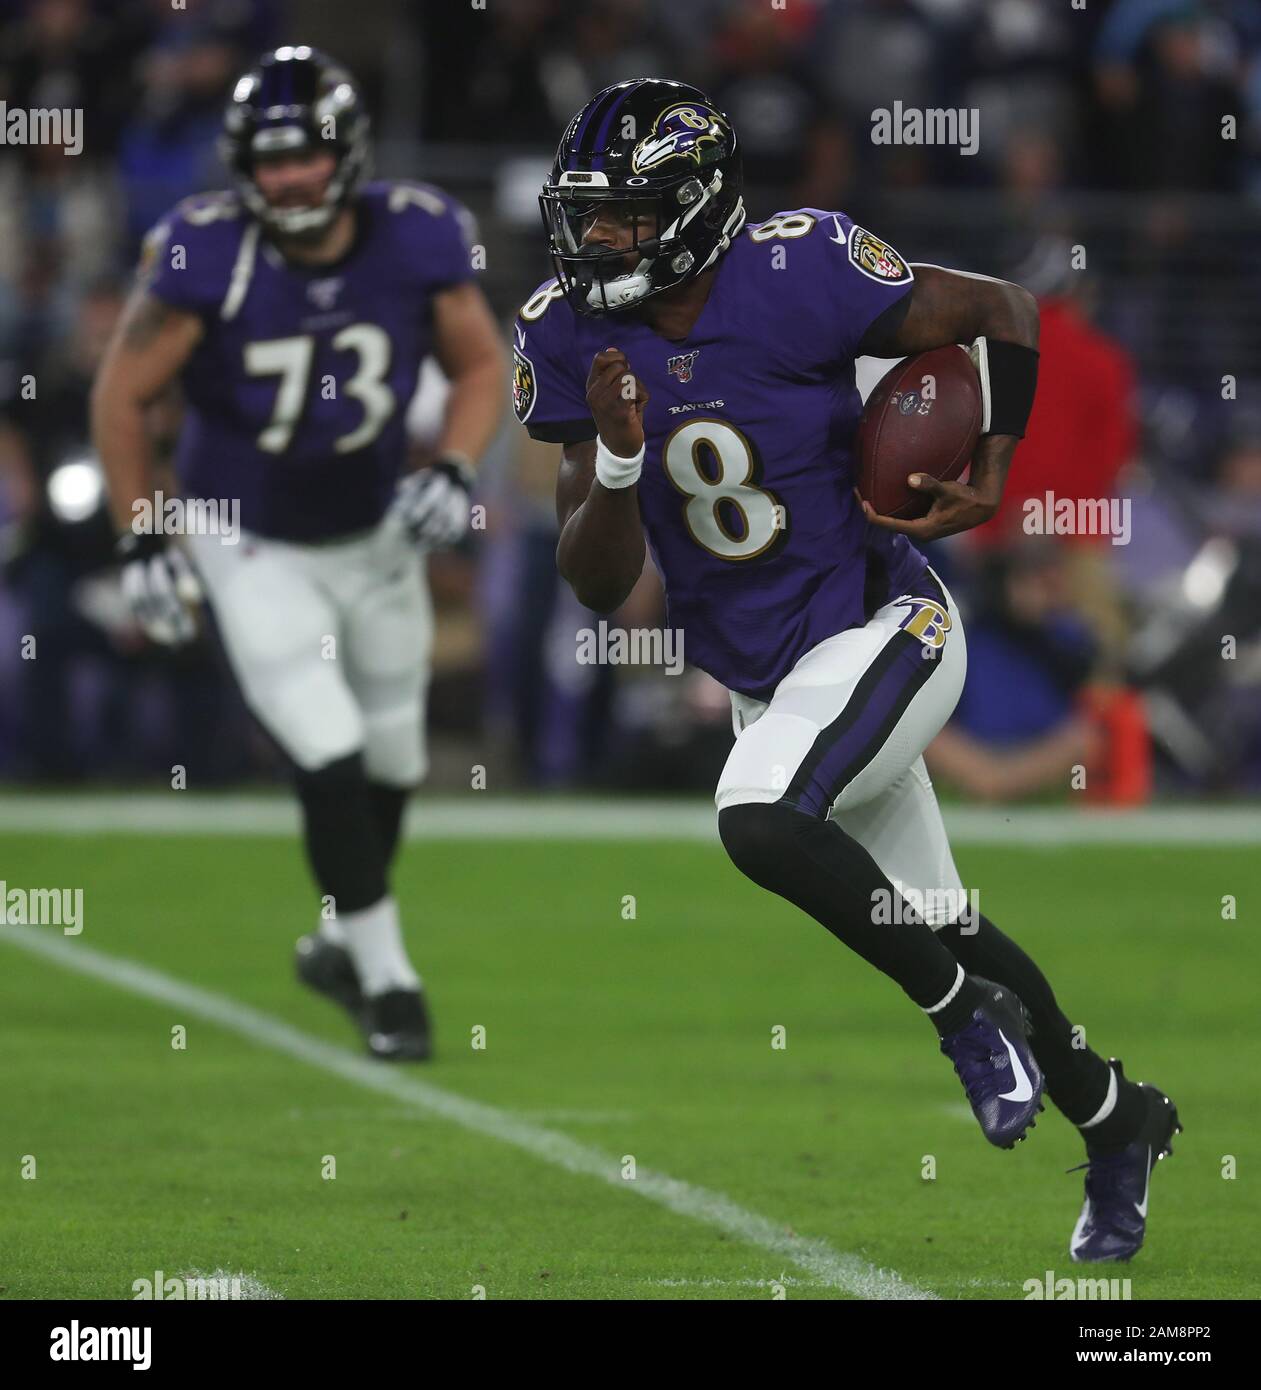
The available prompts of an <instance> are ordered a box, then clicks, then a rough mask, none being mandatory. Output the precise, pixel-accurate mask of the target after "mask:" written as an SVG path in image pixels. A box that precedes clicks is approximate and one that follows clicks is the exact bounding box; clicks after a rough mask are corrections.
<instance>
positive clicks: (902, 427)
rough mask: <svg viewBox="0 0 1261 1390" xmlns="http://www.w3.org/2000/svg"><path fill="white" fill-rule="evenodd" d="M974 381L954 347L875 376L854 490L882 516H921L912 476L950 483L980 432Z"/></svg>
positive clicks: (927, 500)
mask: <svg viewBox="0 0 1261 1390" xmlns="http://www.w3.org/2000/svg"><path fill="white" fill-rule="evenodd" d="M981 410H982V406H981V381H980V378H979V377H978V376H977V372H976V368H975V367H974V366H973V365H972V359H971V358H970V357H969V356H968V354H967V353H966V352H965V351H964V349H963V348H961V347H955V346H950V347H941V348H933V350H932V351H931V352H921V353H919V354H918V355H917V356H915V357H907V358H904V359H903V360H902V361H901V362H898V363H896V364H895V365H894V366H893V367H892V368H891V369H890V370H889V371H887V372H886V373H885V374H884V376H882V377H881V378H880V381H879V382H878V383H877V385H876V387H875V389H874V390H873V391H872V393H871V395H870V396H868V397H867V404H866V406H865V407H864V409H863V418H862V420H861V421H859V425H858V438H857V445H858V448H857V454H858V491H859V493H860V494H861V495H862V496H863V497H864V498H865V499H866V500H867V501H868V502H870V503H871V505H872V507H873V508H874V509H875V510H876V511H877V512H879V513H880V515H881V516H894V517H900V518H902V519H903V520H907V519H909V518H911V517H917V516H923V515H924V513H925V512H926V511H927V510H928V509H929V507H930V506H931V505H932V500H933V499H932V498H931V497H930V496H929V495H928V494H927V493H924V492H917V491H916V490H915V489H914V488H913V487H908V486H907V481H906V480H907V478H908V477H909V476H910V474H912V473H928V474H931V476H932V477H934V478H938V479H940V480H941V481H942V482H953V481H954V480H955V479H956V478H958V476H959V475H960V474H961V473H962V472H963V470H964V469H965V468H966V467H967V466H968V464H969V462H970V461H971V459H972V451H973V450H974V449H975V448H976V441H977V440H978V439H979V438H980V435H981Z"/></svg>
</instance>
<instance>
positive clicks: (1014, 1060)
mask: <svg viewBox="0 0 1261 1390" xmlns="http://www.w3.org/2000/svg"><path fill="white" fill-rule="evenodd" d="M998 1036H999V1037H1000V1038H1002V1040H1003V1046H1004V1047H1006V1049H1007V1055H1008V1056H1009V1057H1010V1058H1011V1071H1012V1075H1013V1076H1014V1077H1015V1078H1016V1085H1015V1087H1014V1089H1012V1090H1010V1091H1008V1092H1007V1094H1006V1095H1002V1096H999V1100H1010V1101H1016V1102H1019V1101H1022V1100H1028V1099H1029V1097H1030V1096H1031V1095H1032V1094H1033V1086H1032V1085H1031V1084H1030V1081H1029V1076H1028V1073H1027V1072H1026V1071H1025V1069H1024V1067H1023V1066H1021V1064H1020V1058H1019V1057H1018V1056H1017V1054H1016V1049H1015V1048H1014V1047H1013V1046H1012V1045H1011V1043H1009V1042H1008V1041H1007V1036H1006V1034H1005V1033H1004V1032H1003V1030H1002V1029H1001V1028H1000V1029H999V1030H998Z"/></svg>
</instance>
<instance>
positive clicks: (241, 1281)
mask: <svg viewBox="0 0 1261 1390" xmlns="http://www.w3.org/2000/svg"><path fill="white" fill-rule="evenodd" d="M179 1278H181V1279H185V1280H192V1279H201V1280H204V1281H205V1282H206V1283H207V1284H215V1285H217V1286H218V1287H217V1289H216V1292H217V1293H219V1294H220V1295H221V1298H220V1299H219V1300H218V1301H223V1299H232V1300H236V1299H239V1300H240V1301H241V1302H243V1303H244V1302H246V1301H249V1302H252V1303H259V1302H265V1303H270V1302H275V1301H276V1300H278V1299H283V1298H284V1294H282V1293H277V1292H276V1290H275V1289H273V1288H272V1287H271V1286H270V1285H269V1284H264V1283H263V1281H262V1280H261V1279H259V1278H258V1277H257V1276H255V1275H253V1274H248V1273H246V1272H245V1271H244V1270H240V1269H214V1270H211V1271H210V1273H209V1274H207V1273H206V1271H205V1270H203V1269H186V1270H183V1271H181V1273H180V1275H179ZM193 1301H194V1302H198V1301H200V1300H196V1299H195V1300H193ZM205 1301H206V1302H212V1301H215V1300H211V1299H207V1300H205Z"/></svg>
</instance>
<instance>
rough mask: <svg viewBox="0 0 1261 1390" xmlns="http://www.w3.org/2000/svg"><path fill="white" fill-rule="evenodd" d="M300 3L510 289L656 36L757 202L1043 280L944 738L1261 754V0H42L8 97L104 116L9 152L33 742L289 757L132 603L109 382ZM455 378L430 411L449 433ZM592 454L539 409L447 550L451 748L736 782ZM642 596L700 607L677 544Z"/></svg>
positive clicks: (612, 774)
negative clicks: (624, 554) (567, 439)
mask: <svg viewBox="0 0 1261 1390" xmlns="http://www.w3.org/2000/svg"><path fill="white" fill-rule="evenodd" d="M285 41H299V42H300V41H306V42H312V43H316V44H318V45H320V46H322V47H325V48H327V49H328V50H329V51H331V52H334V53H336V54H337V55H338V56H340V57H342V58H343V60H344V61H346V62H347V63H348V64H349V65H350V66H351V67H352V68H353V69H354V71H355V73H356V76H357V77H358V78H359V80H360V82H361V84H362V85H363V87H364V89H365V91H366V93H367V94H368V98H369V104H370V106H371V107H372V109H373V110H374V113H375V117H376V129H377V132H378V136H379V148H378V159H377V165H378V170H379V172H380V173H381V174H383V175H387V176H402V177H424V178H430V179H432V180H433V181H434V182H436V183H438V184H440V185H442V186H444V187H446V188H448V189H450V191H452V192H453V193H454V194H455V195H456V196H458V197H459V198H460V199H461V200H463V201H464V202H465V203H466V204H467V205H468V206H469V208H470V209H471V210H472V212H473V213H474V215H475V217H476V218H477V220H478V226H479V236H480V238H481V240H482V242H483V243H484V245H485V246H486V248H487V269H486V274H485V277H484V283H485V287H486V289H487V292H488V294H489V295H490V297H491V300H492V303H493V305H494V307H495V309H496V311H497V312H498V313H499V314H500V315H501V317H502V318H503V319H504V321H505V322H507V320H508V318H509V317H510V316H511V314H512V313H513V312H514V310H515V308H516V306H517V305H518V304H519V303H520V302H521V300H522V299H523V298H524V297H525V296H526V295H527V294H528V293H529V292H530V291H531V290H532V289H533V288H534V287H535V286H536V285H537V284H538V283H539V282H540V281H541V280H543V279H544V278H546V276H547V274H548V266H547V263H546V257H545V254H544V247H543V242H542V236H541V232H540V229H539V225H538V219H537V213H536V209H535V204H534V198H533V195H534V192H535V191H536V189H537V186H538V183H539V182H540V180H541V178H542V177H543V174H544V173H545V171H546V169H547V167H548V164H549V162H550V157H551V151H552V149H553V148H554V145H555V142H556V140H557V138H558V136H559V133H560V131H561V129H562V128H563V126H564V124H565V122H566V121H567V120H568V118H569V116H570V115H572V113H573V111H574V110H576V109H577V108H578V107H579V106H580V105H582V103H583V102H584V101H585V100H587V98H588V97H589V96H590V95H591V94H592V93H593V92H594V91H595V90H597V89H598V88H599V87H601V86H604V85H606V84H607V83H609V82H613V81H617V80H620V79H622V78H625V77H630V76H638V75H643V74H645V73H655V74H659V75H668V76H677V77H680V78H683V79H685V80H687V81H691V82H694V83H696V84H698V85H701V86H703V87H705V88H706V89H707V90H709V91H710V92H711V94H712V95H713V96H714V98H715V99H716V100H717V102H718V103H719V104H720V105H721V106H723V107H724V108H725V109H726V110H727V111H728V112H729V114H730V115H731V117H732V119H733V122H734V123H735V125H736V128H737V130H738V131H739V133H740V135H741V138H742V141H743V145H744V151H745V164H746V182H747V184H748V197H747V201H748V203H749V206H750V213H751V216H752V218H753V219H754V220H756V219H757V218H758V217H760V216H765V215H769V214H770V213H771V212H773V211H775V210H777V209H781V208H790V207H797V206H815V207H825V208H843V209H845V210H846V211H848V212H850V213H851V214H852V215H854V216H855V217H856V218H858V219H859V220H860V221H862V222H863V223H864V224H865V225H869V226H871V227H873V228H874V229H875V230H876V231H877V232H878V233H879V234H880V235H881V236H887V237H888V238H889V239H890V240H891V241H892V242H893V243H894V245H896V246H898V247H899V249H900V250H901V251H902V252H903V253H904V254H906V255H907V256H908V258H909V259H911V260H912V261H915V260H923V261H932V262H936V263H940V264H947V265H954V266H958V267H959V268H961V269H967V270H971V271H977V272H981V273H987V274H1000V275H1005V276H1008V277H1009V278H1012V279H1016V280H1018V281H1019V282H1020V283H1022V284H1025V285H1026V286H1027V287H1028V288H1030V289H1032V290H1033V291H1034V292H1035V293H1036V294H1038V296H1039V299H1040V301H1041V304H1042V321H1043V338H1042V353H1043V356H1042V374H1041V385H1040V392H1039V398H1038V404H1037V407H1036V408H1035V414H1034V417H1033V420H1032V422H1031V425H1030V432H1029V436H1028V439H1027V440H1026V442H1025V443H1024V444H1023V445H1022V447H1021V449H1020V450H1019V452H1018V454H1017V458H1016V465H1015V469H1014V471H1013V475H1012V478H1011V480H1010V484H1009V490H1008V497H1007V501H1006V504H1005V506H1004V509H1003V512H1002V513H1001V514H1000V516H999V517H998V518H996V519H995V521H994V522H992V523H991V524H990V525H989V526H988V527H986V528H983V529H982V530H980V531H978V532H975V533H972V534H970V535H968V536H965V537H959V538H954V539H953V540H951V541H949V542H946V543H943V544H941V545H939V546H938V547H936V553H934V554H933V556H932V557H931V558H932V561H933V563H934V565H935V566H936V567H937V568H938V570H939V572H940V573H942V575H943V577H944V578H945V579H946V582H947V583H948V584H949V585H950V587H951V589H952V590H953V592H954V593H955V595H956V597H958V598H959V600H960V602H961V604H962V606H963V608H964V611H965V617H966V622H967V629H968V636H969V653H970V668H969V678H968V684H967V688H966V690H965V693H964V698H963V700H962V702H961V704H960V706H959V710H958V712H957V715H956V718H955V719H954V721H952V723H951V725H950V726H949V728H948V729H947V730H946V732H945V733H944V734H943V735H942V737H941V738H940V739H939V740H938V742H937V744H936V745H935V746H934V748H933V750H932V753H931V758H930V761H931V763H932V766H933V770H934V773H935V775H936V776H937V777H938V779H939V781H940V782H941V784H942V785H943V786H944V787H946V788H953V789H956V790H958V791H959V792H961V793H963V794H965V795H967V796H969V797H974V798H981V799H985V800H995V801H999V800H1009V799H1014V798H1020V797H1030V796H1041V795H1048V796H1063V795H1066V794H1067V793H1068V792H1069V790H1070V789H1073V790H1080V791H1081V792H1082V793H1083V794H1084V795H1085V797H1087V798H1089V799H1092V800H1096V801H1102V802H1108V803H1127V802H1137V801H1142V800H1144V799H1146V798H1147V797H1148V796H1150V795H1152V794H1153V793H1154V792H1161V791H1173V792H1186V791H1207V792H1218V793H1220V792H1250V791H1251V792H1255V791H1256V790H1257V789H1258V788H1261V390H1259V388H1261V317H1259V316H1257V315H1256V313H1255V311H1254V309H1253V307H1252V306H1254V305H1255V304H1256V303H1257V302H1258V296H1259V293H1261V283H1258V280H1259V279H1261V258H1259V257H1258V256H1257V254H1256V250H1257V247H1258V246H1259V245H1261V0H1112V3H1107V0H1090V3H1088V4H1087V5H1086V6H1085V7H1084V8H1082V9H1077V8H1074V6H1073V5H1072V4H1071V3H1070V2H1069V0H1064V3H1061V4H1047V3H1045V0H782V3H779V0H687V2H686V3H679V0H486V4H485V5H484V6H479V5H477V4H472V3H463V0H441V3H439V0H423V3H412V2H411V0H362V3H360V4H357V5H356V6H355V7H354V13H353V14H350V13H348V12H347V10H346V8H345V7H341V6H331V5H326V4H320V3H318V0H184V3H183V4H181V5H179V6H176V5H173V4H172V3H171V0H0V101H3V102H5V103H7V106H8V108H10V109H31V108H74V109H77V110H80V111H82V113H83V126H82V134H83V148H82V152H81V153H80V154H77V155H73V156H70V155H67V154H66V153H65V152H64V151H63V150H62V149H61V148H60V147H58V146H56V145H51V144H41V145H20V144H12V143H6V144H5V145H3V146H0V566H2V579H0V776H2V777H9V778H15V777H16V778H24V779H34V780H43V781H52V780H56V781H75V780H82V779H89V778H92V779H101V778H110V779H131V778H135V777H137V776H154V777H156V776H163V775H166V774H168V773H169V769H170V767H171V766H172V764H174V763H181V764H184V765H186V766H187V767H188V769H189V777H190V781H192V782H196V783H200V784H207V783H212V782H218V783H226V782H231V781H237V780H241V779H246V778H252V777H259V776H270V775H275V774H276V773H277V771H278V770H279V760H278V758H277V755H276V754H275V752H274V751H273V750H272V749H271V748H270V747H269V746H268V745H267V744H266V742H265V741H264V739H263V738H262V736H261V735H260V734H259V733H258V732H257V730H256V729H255V728H254V726H253V725H252V722H251V721H250V719H249V717H248V716H247V714H246V713H245V711H244V709H243V708H242V706H241V704H240V701H239V698H238V697H237V696H236V694H235V692H234V691H233V688H232V684H231V681H230V678H229V677H228V675H227V672H226V670H225V669H224V666H223V663H222V660H221V657H220V656H219V654H218V649H217V646H216V644H215V642H214V640H213V634H210V633H208V634H207V636H206V638H205V640H204V641H202V642H200V643H199V644H197V645H196V646H195V647H193V648H192V649H191V650H188V651H185V652H183V653H181V654H179V655H178V656H177V657H174V658H172V657H171V656H170V655H168V654H166V653H163V652H158V651H155V650H154V649H152V648H151V647H148V646H147V645H146V644H145V643H144V642H143V641H142V640H141V638H140V637H139V636H138V634H137V633H136V632H135V630H134V629H133V628H132V627H131V626H130V624H129V622H128V620H127V616H126V613H125V611H124V608H123V605H122V604H121V601H120V596H119V594H118V590H117V584H116V575H115V570H114V567H113V565H112V561H111V536H110V533H109V528H108V525H107V523H106V521H105V518H104V516H103V513H102V510H101V506H100V502H101V494H100V480H99V474H98V473H97V471H96V469H95V465H94V461H93V459H92V456H91V449H90V444H89V439H88V428H87V390H88V385H89V383H90V381H91V379H92V375H93V372H94V370H95V367H96V364H97V362H98V361H99V358H100V355H101V352H102V350H103V346H104V343H105V341H106V339H107V337H108V334H109V332H110V330H111V328H112V326H113V324H114V322H115V321H116V319H117V316H118V314H119V312H120V310H121V307H122V304H123V301H124V298H125V295H126V293H127V285H128V281H129V277H130V270H131V266H132V264H133V263H134V258H135V253H136V247H137V244H138V241H139V239H140V237H141V236H142V235H143V233H144V232H145V231H146V230H147V228H148V227H149V226H151V225H152V224H153V223H154V222H156V221H157V220H158V219H159V218H160V216H161V215H162V213H163V212H165V211H166V210H167V209H168V208H169V207H170V206H171V205H172V204H173V203H175V202H176V201H178V200H179V199H180V198H181V197H183V196H185V195H187V194H189V193H193V192H198V191H201V190H203V189H206V188H212V187H218V186H221V185H222V179H223V175H222V171H221V169H220V168H219V166H218V163H217V158H216V154H215V136H216V134H217V131H218V126H219V120H220V114H221V110H222V103H223V99H224V96H225V94H226V91H227V89H228V88H229V86H230V84H231V81H232V79H233V77H234V76H235V75H236V74H237V73H238V72H239V71H240V70H241V69H242V68H244V67H245V66H247V65H248V63H249V61H250V60H251V59H252V57H253V56H254V55H256V54H257V53H258V52H259V51H261V50H262V49H264V48H266V47H268V46H271V45H273V44H276V43H280V42H285ZM894 99H897V100H900V101H901V102H902V103H903V104H904V106H906V107H912V106H913V107H917V108H963V109H977V110H979V112H980V141H979V148H978V149H977V151H976V153H975V154H973V155H967V154H964V153H962V152H961V151H960V150H959V149H958V148H954V147H950V146H923V145H921V146H914V145H894V146H890V145H877V144H874V143H873V141H872V139H871V128H872V113H873V111H875V110H876V109H878V108H882V107H885V108H887V107H889V106H890V105H891V103H892V101H893V100H894ZM880 370H881V369H880V367H879V366H874V367H871V368H870V369H869V370H868V372H867V376H868V377H869V382H868V384H870V381H874V380H875V379H876V378H877V377H878V376H879V373H880ZM442 389H443V388H442V383H441V381H440V380H439V379H437V377H436V374H432V375H429V376H428V377H427V378H426V381H425V385H424V389H423V390H422V391H421V392H420V393H419V394H418V398H417V401H416V402H415V403H414V406H413V411H412V421H413V426H414V428H413V435H414V438H415V445H416V448H417V450H418V451H421V452H422V453H423V451H424V449H425V447H426V444H427V442H428V441H429V440H431V439H432V435H433V432H434V422H435V420H437V419H438V418H440V412H441V402H442ZM164 428H165V429H167V430H168V431H169V432H174V431H175V430H177V429H178V419H171V420H170V421H169V422H164ZM554 454H555V449H554V448H553V447H551V446H542V445H537V444H534V443H532V442H531V441H529V440H528V439H527V438H526V437H525V435H524V432H523V431H520V430H519V429H518V428H517V427H516V426H515V424H514V423H512V422H511V421H510V422H509V423H508V424H507V425H506V426H505V428H504V431H503V433H502V435H501V438H500V439H499V440H498V441H497V442H496V445H495V447H494V448H493V450H492V452H491V455H490V457H489V458H488V459H487V460H486V464H485V468H484V470H483V476H484V483H483V500H484V501H485V502H486V505H487V508H488V517H489V526H488V529H487V531H486V532H484V533H479V534H478V536H477V537H476V539H475V540H473V541H471V542H470V543H469V544H468V546H467V547H466V549H465V550H462V551H460V552H457V553H455V554H452V555H449V556H443V557H436V558H435V559H434V560H433V562H432V564H431V579H432V582H433V585H434V589H435V597H436V601H437V604H438V608H439V613H440V629H439V649H438V653H437V659H438V667H437V673H436V680H435V686H434V691H433V698H432V700H431V708H430V717H431V732H432V736H433V740H434V745H435V750H434V751H435V758H434V765H435V778H436V779H437V780H438V781H443V780H448V781H456V780H459V779H463V780H464V781H467V777H468V768H469V766H470V765H471V764H472V763H480V764H483V765H486V766H487V767H488V768H493V769H496V770H497V776H498V781H499V784H500V785H504V784H505V783H513V784H525V785H542V786H573V785H581V786H622V787H634V788H641V789H671V788H678V789H684V788H687V789H708V788H709V787H711V786H712V784H713V781H714V780H715V778H716V775H717V771H718V769H719V768H720V767H721V764H722V761H723V759H724V757H725V755H726V751H727V748H728V747H729V744H730V737H731V735H730V722H729V713H728V707H727V702H726V697H725V694H724V692H722V691H721V690H720V689H718V688H717V687H716V686H715V685H714V683H713V682H712V681H710V680H709V679H708V678H707V677H705V676H704V675H702V674H701V673H700V672H697V671H694V670H691V669H688V670H687V671H685V672H684V673H683V674H682V675H681V676H672V675H668V674H666V673H664V672H663V671H661V670H659V669H656V670H655V669H652V668H611V667H608V666H585V665H582V664H580V663H579V662H578V661H577V659H576V654H575V653H576V634H577V633H578V632H579V631H580V630H581V629H583V628H584V627H590V626H592V625H594V623H595V622H596V619H595V617H594V616H593V615H592V614H590V613H587V612H585V611H584V610H582V609H581V608H580V607H579V606H578V605H577V603H576V601H575V600H574V599H573V598H572V595H570V594H569V592H568V590H567V589H566V587H565V586H564V585H563V584H562V583H561V582H560V581H559V580H558V578H557V576H556V573H555V567H554V560H553V555H554V548H555V543H556V524H555V517H554V511H553V506H552V489H553V485H554V475H555V457H554ZM1048 492H1050V493H1053V494H1054V496H1055V498H1057V499H1064V500H1067V501H1069V502H1071V503H1077V502H1084V503H1091V502H1092V500H1099V499H1109V498H1115V499H1117V500H1118V502H1124V504H1125V506H1124V510H1123V511H1122V510H1120V509H1115V510H1114V511H1113V512H1112V513H1110V515H1112V516H1113V517H1114V518H1116V519H1121V518H1123V519H1124V523H1125V526H1126V534H1125V537H1124V541H1123V542H1122V543H1117V542H1118V541H1120V540H1121V538H1120V537H1119V536H1118V535H1117V534H1111V535H1109V534H1099V533H1098V532H1099V527H1098V526H1093V527H1091V526H1085V527H1074V528H1073V529H1074V530H1076V531H1077V532H1078V534H1067V535H1066V534H1057V533H1056V531H1055V528H1054V527H1046V526H1043V527H1041V528H1039V527H1037V526H1034V525H1032V524H1031V518H1036V517H1037V516H1039V515H1041V512H1042V511H1045V507H1044V505H1043V504H1044V501H1045V498H1046V494H1047V493H1048ZM1078 512H1079V513H1080V514H1081V515H1083V516H1085V515H1090V516H1094V517H1095V520H1096V521H1097V520H1098V518H1099V516H1100V515H1101V513H1099V512H1098V511H1097V510H1096V511H1091V509H1090V508H1089V507H1086V508H1084V509H1083V508H1079V509H1078ZM1039 529H1040V530H1041V531H1042V532H1046V531H1047V530H1049V531H1050V532H1051V533H1050V534H1040V533H1038V532H1039ZM1082 530H1085V532H1086V534H1081V533H1080V532H1081V531H1082ZM616 621H617V622H618V623H619V624H621V625H623V626H627V627H652V626H659V625H661V624H663V623H664V621H665V615H664V609H663V604H662V596H661V593H660V586H659V585H658V584H657V583H656V580H655V576H653V575H651V574H648V575H646V576H645V578H644V580H643V581H642V583H641V584H640V586H639V588H638V589H637V590H636V592H635V594H634V595H633V596H632V599H631V601H630V603H629V604H628V606H627V609H626V611H624V612H623V613H621V614H619V615H618V617H617V619H616ZM31 638H34V639H35V641H34V643H32V642H31V641H30V640H29V639H31Z"/></svg>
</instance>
